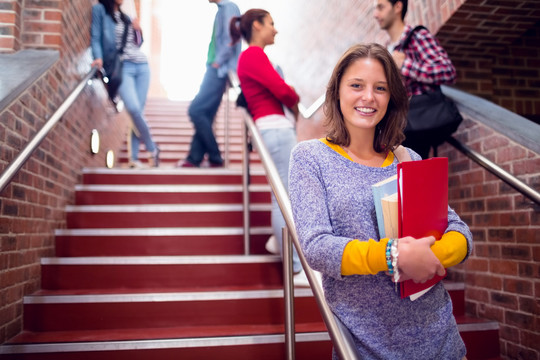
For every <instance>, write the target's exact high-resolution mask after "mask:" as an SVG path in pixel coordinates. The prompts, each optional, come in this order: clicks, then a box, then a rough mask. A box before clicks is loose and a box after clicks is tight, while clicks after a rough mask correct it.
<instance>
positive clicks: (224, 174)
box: [83, 168, 268, 185]
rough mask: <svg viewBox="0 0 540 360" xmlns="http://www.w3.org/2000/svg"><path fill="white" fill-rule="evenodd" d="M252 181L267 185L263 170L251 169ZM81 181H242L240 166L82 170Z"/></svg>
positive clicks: (151, 182)
mask: <svg viewBox="0 0 540 360" xmlns="http://www.w3.org/2000/svg"><path fill="white" fill-rule="evenodd" d="M250 180H251V184H268V181H267V179H266V176H265V175H264V170H262V168H255V169H251V170H250ZM83 183H84V184H126V185H136V184H149V185H162V184H173V185H182V184H201V185H202V184H221V185H228V184H241V183H242V172H241V170H240V169H190V168H183V169H161V168H158V169H120V168H115V169H107V168H85V169H83Z"/></svg>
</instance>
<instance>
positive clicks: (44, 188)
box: [0, 0, 129, 343]
mask: <svg viewBox="0 0 540 360" xmlns="http://www.w3.org/2000/svg"><path fill="white" fill-rule="evenodd" d="M5 3H12V2H9V1H8V2H6V1H3V2H2V1H0V8H2V7H3V6H4V5H5ZM24 3H25V4H26V5H28V6H29V8H24V9H23V10H22V11H23V13H24V14H25V16H24V19H25V20H24V21H23V24H24V26H23V27H24V28H25V30H24V31H23V32H22V34H23V35H22V37H23V38H24V40H23V41H21V42H22V43H24V47H33V46H32V44H31V43H30V42H29V39H33V40H32V41H36V44H35V45H36V46H35V47H37V48H43V47H47V48H54V49H58V50H60V52H61V56H60V60H58V62H57V63H56V64H55V65H54V66H53V67H52V68H51V69H50V70H49V71H47V72H46V73H45V74H44V75H43V76H42V77H41V78H40V79H38V80H37V81H36V83H34V84H33V85H31V86H30V87H29V88H28V89H27V90H26V91H24V93H23V94H21V95H20V97H18V98H17V99H16V100H15V101H13V102H12V103H11V104H10V105H9V106H8V107H7V109H5V110H3V111H2V110H1V109H0V169H1V170H3V169H5V168H6V166H7V164H9V163H10V162H11V161H12V160H13V159H14V157H15V156H16V155H17V154H18V153H19V152H20V151H21V149H22V148H23V147H24V146H25V145H26V144H27V143H28V142H29V141H30V139H31V138H32V136H33V135H34V134H35V133H36V132H37V131H38V130H39V129H40V128H41V127H42V126H43V125H44V123H45V118H48V117H50V116H51V114H52V113H53V112H54V110H55V109H57V108H58V106H59V105H60V104H61V103H62V102H63V101H64V99H65V98H66V97H67V95H68V94H69V93H71V91H72V90H73V88H74V87H75V86H76V85H77V83H78V82H79V81H80V79H81V78H82V77H83V76H84V75H85V73H86V72H87V71H89V70H90V67H89V64H90V62H91V59H90V57H89V53H88V52H87V48H88V46H89V44H90V39H89V37H90V35H89V29H90V22H91V5H92V4H93V1H91V0H77V1H71V2H67V1H46V2H42V1H28V0H26V1H25V2H24ZM40 4H44V5H51V6H53V8H43V7H42V6H41V5H40ZM11 5H13V4H11ZM60 5H61V6H60ZM0 14H1V13H0ZM0 16H1V15H0ZM36 17H37V18H39V19H40V21H37V22H36V21H35V20H34V19H35V18H36ZM42 20H43V21H42ZM41 22H43V23H48V22H50V24H51V27H48V26H43V27H41V25H37V24H38V23H41ZM29 24H30V25H31V26H30V25H29ZM26 25H29V26H26ZM30 29H41V30H43V31H41V30H39V31H37V34H36V33H32V32H31V31H30ZM45 29H48V30H47V31H45ZM87 29H88V30H87ZM49 31H50V32H49ZM81 69H82V70H81ZM128 122H129V119H128V117H127V116H126V115H125V113H122V114H120V115H113V112H112V108H111V107H110V106H109V104H108V100H107V98H106V92H105V90H104V88H103V85H102V84H101V83H100V82H99V81H95V82H94V84H93V85H90V86H86V88H85V89H84V91H83V92H82V93H81V95H80V96H79V98H78V99H77V100H76V102H75V104H74V105H72V106H71V107H70V108H69V109H68V111H67V113H66V114H65V115H64V116H63V118H62V120H61V121H60V122H58V123H57V125H56V126H55V127H54V128H53V130H52V131H51V132H50V134H49V136H48V137H47V138H46V139H45V140H44V141H43V142H42V143H41V145H40V146H39V148H38V149H37V150H36V151H35V152H34V153H33V155H32V156H31V158H30V160H29V161H28V162H27V163H26V165H24V166H23V168H22V169H21V170H20V171H19V173H18V174H17V175H16V176H15V178H14V179H13V181H12V182H11V184H10V185H8V187H7V188H6V189H4V191H2V192H1V193H0V299H1V302H0V343H3V342H4V341H5V340H6V339H8V338H10V337H12V336H14V335H16V334H17V333H18V332H19V331H20V330H21V328H22V311H23V306H22V297H23V296H24V295H27V294H30V293H32V292H34V291H36V290H38V289H39V288H40V258H41V257H43V256H52V255H54V230H55V229H58V228H63V227H65V218H66V216H65V212H64V208H65V206H66V205H68V204H72V203H73V201H74V188H75V185H76V184H77V183H80V182H81V178H82V177H81V173H82V168H83V167H85V166H100V167H103V166H104V165H105V150H106V149H116V150H117V153H118V150H119V149H120V147H121V145H122V144H123V142H124V140H125V138H126V133H127V125H128ZM94 128H95V129H97V130H98V131H99V133H100V135H101V144H102V146H101V151H100V152H99V153H98V154H97V155H91V154H90V146H89V144H90V133H91V130H92V129H94Z"/></svg>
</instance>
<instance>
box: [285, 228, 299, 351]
mask: <svg viewBox="0 0 540 360" xmlns="http://www.w3.org/2000/svg"><path fill="white" fill-rule="evenodd" d="M282 248H283V295H284V299H283V300H284V301H285V354H286V356H285V358H286V359H287V360H294V358H295V353H294V347H295V337H296V335H295V331H294V287H293V285H294V284H293V266H292V254H293V247H292V242H291V240H290V239H289V231H288V229H287V227H284V228H283V244H282Z"/></svg>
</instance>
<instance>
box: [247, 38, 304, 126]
mask: <svg viewBox="0 0 540 360" xmlns="http://www.w3.org/2000/svg"><path fill="white" fill-rule="evenodd" d="M237 73H238V79H240V86H241V87H242V92H243V93H244V96H245V97H246V101H247V104H248V109H249V112H250V113H251V115H252V116H253V120H257V119H258V118H260V117H263V116H267V115H274V114H281V115H284V114H285V113H284V112H283V108H282V104H283V105H285V106H286V107H288V108H291V107H293V106H294V105H296V104H297V103H298V100H299V99H300V98H299V96H298V94H296V92H295V91H294V90H293V89H292V88H291V87H290V86H289V85H287V83H285V81H284V80H283V79H282V78H281V76H280V75H279V74H278V72H277V71H276V70H275V69H274V67H273V66H272V64H271V63H270V60H269V59H268V56H266V54H265V53H264V50H263V49H262V48H260V47H258V46H250V47H248V48H247V49H246V50H244V51H243V52H242V53H241V54H240V58H239V59H238V68H237Z"/></svg>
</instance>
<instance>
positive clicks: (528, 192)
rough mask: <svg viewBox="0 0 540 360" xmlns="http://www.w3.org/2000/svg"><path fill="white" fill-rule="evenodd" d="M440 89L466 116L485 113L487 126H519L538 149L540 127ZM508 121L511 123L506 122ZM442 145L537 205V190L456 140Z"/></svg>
mask: <svg viewBox="0 0 540 360" xmlns="http://www.w3.org/2000/svg"><path fill="white" fill-rule="evenodd" d="M442 90H443V92H444V94H445V95H446V96H448V97H449V98H451V99H452V100H453V101H454V102H455V103H456V105H457V106H458V108H459V110H460V111H461V112H462V113H469V114H471V115H472V116H473V117H477V118H481V117H485V116H486V113H488V114H489V117H488V118H487V119H486V120H487V121H489V123H487V122H486V123H487V124H491V123H494V124H497V122H498V123H504V124H505V125H506V124H507V123H508V122H509V121H510V123H513V126H515V127H516V129H517V128H518V127H520V130H521V131H523V132H525V133H527V135H528V136H529V137H530V138H531V139H532V140H531V141H532V142H536V146H537V147H536V148H535V149H539V147H538V142H537V141H538V136H540V126H538V125H537V124H534V123H531V122H529V121H528V120H526V119H521V117H520V116H519V115H517V114H514V113H512V112H510V111H508V110H506V109H503V108H499V107H498V106H496V105H494V104H492V103H490V102H488V101H487V100H484V99H482V98H479V97H476V96H474V95H471V94H468V93H466V92H463V91H460V90H457V89H454V88H451V87H448V86H444V85H443V86H442ZM509 118H510V119H511V120H509ZM479 121H481V120H479ZM518 124H519V125H518ZM498 130H499V131H501V132H502V131H504V128H499V129H498ZM514 131H516V130H514ZM516 134H517V131H516ZM446 142H448V143H449V144H450V145H452V146H453V147H455V148H456V149H457V150H459V151H461V152H462V153H463V154H464V155H466V156H467V157H468V158H470V159H471V160H472V161H474V162H476V163H477V164H478V165H480V166H482V167H483V168H485V169H486V170H487V171H489V172H491V173H492V174H493V175H495V176H496V177H498V178H499V179H500V180H502V181H504V182H505V183H507V184H508V185H510V186H511V187H513V188H514V189H516V190H517V191H519V192H520V193H521V194H523V195H524V196H526V197H528V198H529V199H531V200H532V201H534V202H535V203H536V204H537V205H540V193H539V192H538V191H536V190H535V189H533V188H532V187H530V186H529V185H527V184H525V183H524V182H523V181H521V180H519V179H518V178H517V177H515V176H514V175H512V174H510V173H509V172H508V171H506V170H504V169H503V168H501V167H500V166H498V165H497V164H495V163H494V162H492V161H491V160H489V159H488V158H486V157H485V156H483V155H482V154H480V153H478V152H476V151H474V150H473V149H471V148H469V147H468V146H466V145H464V144H463V143H461V142H460V141H459V140H457V139H456V138H454V137H452V136H450V137H449V138H448V139H447V140H446ZM526 142H527V141H525V140H524V139H521V141H520V143H526ZM529 144H531V142H529ZM524 146H527V145H524Z"/></svg>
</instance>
